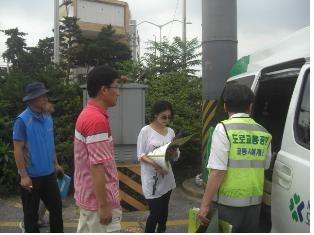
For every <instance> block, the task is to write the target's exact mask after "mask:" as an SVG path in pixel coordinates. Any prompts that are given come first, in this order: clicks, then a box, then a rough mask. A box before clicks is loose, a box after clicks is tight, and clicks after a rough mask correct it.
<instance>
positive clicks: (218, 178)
mask: <svg viewBox="0 0 314 235" xmlns="http://www.w3.org/2000/svg"><path fill="white" fill-rule="evenodd" d="M224 175H225V171H222V170H215V169H212V170H211V172H210V175H209V177H208V181H207V185H206V189H205V193H204V196H203V199H202V203H201V207H200V211H199V212H198V219H199V220H200V222H201V224H208V222H209V221H208V219H207V218H206V216H207V214H208V212H209V205H210V203H211V201H212V200H213V198H214V196H215V194H216V193H217V192H218V189H219V186H220V184H221V182H222V180H223V178H224Z"/></svg>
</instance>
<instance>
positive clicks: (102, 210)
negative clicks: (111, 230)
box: [98, 207, 112, 225]
mask: <svg viewBox="0 0 314 235" xmlns="http://www.w3.org/2000/svg"><path fill="white" fill-rule="evenodd" d="M98 215H99V222H100V223H101V224H104V225H108V224H110V223H111V221H112V211H111V209H109V208H108V207H99V208H98Z"/></svg>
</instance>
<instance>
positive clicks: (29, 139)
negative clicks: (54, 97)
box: [13, 107, 55, 177]
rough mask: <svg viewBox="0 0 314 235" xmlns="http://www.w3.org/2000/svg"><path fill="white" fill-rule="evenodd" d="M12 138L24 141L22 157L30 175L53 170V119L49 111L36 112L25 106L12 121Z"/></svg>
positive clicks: (38, 174)
mask: <svg viewBox="0 0 314 235" xmlns="http://www.w3.org/2000/svg"><path fill="white" fill-rule="evenodd" d="M13 140H14V141H24V142H25V143H26V144H25V149H23V157H24V160H25V165H26V171H27V173H28V175H29V176H30V177H39V176H45V175H49V174H52V173H53V172H54V170H55V168H54V135H53V121H52V118H51V115H50V114H49V113H36V112H33V111H32V110H31V109H30V108H29V107H28V108H26V109H25V110H24V111H23V112H22V113H21V114H20V115H19V116H18V117H17V118H16V120H15V122H14V126H13Z"/></svg>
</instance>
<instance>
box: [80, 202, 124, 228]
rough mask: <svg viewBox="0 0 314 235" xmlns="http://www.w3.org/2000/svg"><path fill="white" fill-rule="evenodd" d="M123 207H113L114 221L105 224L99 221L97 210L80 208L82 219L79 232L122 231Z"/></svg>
mask: <svg viewBox="0 0 314 235" xmlns="http://www.w3.org/2000/svg"><path fill="white" fill-rule="evenodd" d="M121 219H122V210H121V208H115V209H112V222H111V223H110V224H107V225H104V224H101V223H99V216H98V212H97V211H89V210H85V209H83V208H80V219H79V223H78V226H77V232H78V233H112V232H121Z"/></svg>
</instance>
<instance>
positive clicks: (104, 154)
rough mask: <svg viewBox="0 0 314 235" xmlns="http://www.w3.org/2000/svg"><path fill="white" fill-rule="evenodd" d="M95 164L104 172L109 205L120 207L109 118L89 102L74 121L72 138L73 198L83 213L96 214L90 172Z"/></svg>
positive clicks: (92, 102)
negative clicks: (93, 211)
mask: <svg viewBox="0 0 314 235" xmlns="http://www.w3.org/2000/svg"><path fill="white" fill-rule="evenodd" d="M95 164H102V165H103V167H104V168H105V172H106V179H105V180H104V187H105V188H106V192H107V198H106V200H107V203H108V205H109V206H110V207H111V208H117V207H120V199H119V179H118V172H117V167H116V163H115V160H114V155H113V141H112V136H111V130H110V126H109V120H108V115H107V113H106V111H105V110H104V109H103V108H102V107H100V106H99V105H97V104H96V103H95V102H94V101H92V100H90V101H89V102H88V104H87V106H86V107H85V108H84V109H83V110H82V112H81V113H80V115H79V117H78V119H77V121H76V125H75V137H74V166H75V171H74V188H75V193H74V198H75V200H76V203H77V205H78V206H79V207H81V208H83V209H86V210H98V203H97V200H96V196H95V193H94V190H93V184H92V176H91V170H90V168H91V165H95Z"/></svg>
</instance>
